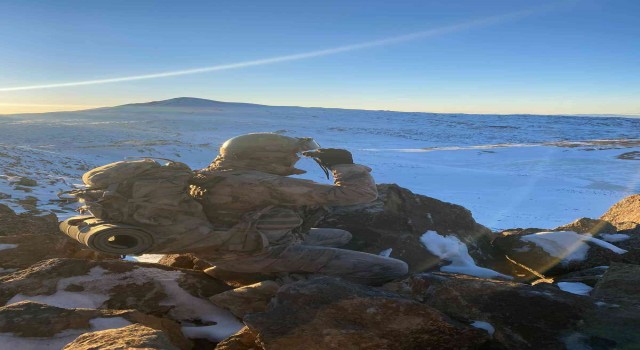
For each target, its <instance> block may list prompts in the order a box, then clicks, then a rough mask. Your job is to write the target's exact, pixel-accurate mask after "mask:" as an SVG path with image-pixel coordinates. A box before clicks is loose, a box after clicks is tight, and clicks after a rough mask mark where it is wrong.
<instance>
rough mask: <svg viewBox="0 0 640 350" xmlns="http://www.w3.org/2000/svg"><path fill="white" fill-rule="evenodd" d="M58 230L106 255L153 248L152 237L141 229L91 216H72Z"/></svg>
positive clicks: (128, 253) (137, 252) (144, 250)
mask: <svg viewBox="0 0 640 350" xmlns="http://www.w3.org/2000/svg"><path fill="white" fill-rule="evenodd" d="M60 230H61V231H62V232H63V233H64V234H66V235H67V236H69V237H71V238H73V239H75V240H76V241H78V242H80V243H82V244H84V245H86V246H87V247H89V248H91V249H93V250H95V251H98V252H100V253H106V254H117V255H134V254H142V253H144V252H146V251H148V250H149V249H151V247H153V236H151V234H150V233H149V232H147V231H145V230H143V229H141V228H138V227H135V226H130V225H123V224H113V223H108V222H105V221H103V220H100V219H97V218H95V217H93V216H74V217H71V218H69V219H67V220H65V221H63V222H61V223H60Z"/></svg>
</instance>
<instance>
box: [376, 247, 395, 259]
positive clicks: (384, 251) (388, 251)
mask: <svg viewBox="0 0 640 350" xmlns="http://www.w3.org/2000/svg"><path fill="white" fill-rule="evenodd" d="M391 252H393V248H388V249H385V250H383V251H381V252H380V253H378V255H380V256H384V257H387V258H388V257H389V256H390V255H391Z"/></svg>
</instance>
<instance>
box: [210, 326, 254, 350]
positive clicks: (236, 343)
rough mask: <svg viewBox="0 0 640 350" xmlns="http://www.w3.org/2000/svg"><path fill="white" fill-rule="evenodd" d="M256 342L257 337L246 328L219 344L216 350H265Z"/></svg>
mask: <svg viewBox="0 0 640 350" xmlns="http://www.w3.org/2000/svg"><path fill="white" fill-rule="evenodd" d="M256 341H257V335H256V334H255V333H253V332H252V331H251V330H250V329H249V328H248V327H244V328H242V329H241V330H240V331H239V332H238V333H236V334H234V335H232V336H230V337H229V338H227V339H225V340H223V341H221V342H220V343H218V345H217V346H216V348H215V350H264V348H262V347H261V346H260V345H258V344H257V343H256Z"/></svg>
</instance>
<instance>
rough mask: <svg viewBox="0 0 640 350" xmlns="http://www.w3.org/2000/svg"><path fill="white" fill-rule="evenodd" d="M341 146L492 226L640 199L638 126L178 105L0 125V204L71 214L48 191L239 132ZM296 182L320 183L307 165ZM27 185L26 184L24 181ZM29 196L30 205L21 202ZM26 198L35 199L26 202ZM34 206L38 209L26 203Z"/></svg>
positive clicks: (532, 222)
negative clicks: (102, 169)
mask: <svg viewBox="0 0 640 350" xmlns="http://www.w3.org/2000/svg"><path fill="white" fill-rule="evenodd" d="M264 131H268V132H278V133H282V134H285V135H291V136H310V137H314V138H315V139H316V140H317V141H318V142H319V143H320V144H321V145H322V146H324V147H340V148H347V149H349V150H351V151H352V152H353V153H354V158H355V159H356V161H357V162H359V163H363V164H367V165H369V166H370V167H372V168H373V174H374V176H375V178H376V180H377V181H378V182H380V183H398V184H399V185H401V186H404V187H407V188H409V189H411V190H413V191H414V192H418V193H422V194H425V195H428V196H431V197H435V198H438V199H441V200H445V201H449V202H454V203H457V204H461V205H463V206H465V207H467V208H469V209H470V210H471V211H472V212H473V214H474V217H475V218H476V219H477V220H478V221H479V222H480V223H482V224H484V225H487V226H489V227H492V228H511V227H529V226H536V227H555V226H558V225H560V224H564V223H567V222H569V221H572V220H574V219H575V218H578V217H582V216H587V217H599V216H600V215H601V214H602V213H603V212H604V211H605V210H606V209H607V208H608V207H609V206H610V205H612V204H613V203H615V202H616V201H618V200H619V199H621V198H622V197H624V196H626V195H628V194H630V193H638V192H640V161H639V160H640V119H634V118H623V117H586V116H579V117H577V116H537V115H510V116H499V115H453V114H430V113H404V112H389V111H363V110H341V109H324V108H302V107H272V106H261V105H251V104H243V103H224V102H216V101H209V100H201V99H190V98H179V99H172V100H166V101H158V102H152V103H141V104H134V105H125V106H119V107H113V108H102V109H95V110H87V111H78V112H60V113H46V114H32V115H26V114H25V115H6V116H0V202H2V203H6V204H9V205H10V206H11V207H12V208H13V209H14V210H17V211H24V210H26V209H33V208H34V206H36V207H37V208H39V209H43V210H55V211H57V212H59V214H60V216H67V215H69V213H71V210H72V208H71V207H61V206H60V205H61V203H60V202H58V201H56V198H57V192H59V191H61V190H67V189H70V188H72V186H73V185H74V184H79V183H80V182H81V181H80V176H81V175H82V173H83V172H84V171H86V170H87V169H89V168H91V167H94V166H97V165H102V164H105V163H108V162H112V161H117V160H122V159H124V158H125V157H127V156H152V157H162V158H170V159H174V160H178V161H182V162H185V163H187V164H189V165H190V166H191V167H193V168H200V167H203V166H205V165H207V164H208V163H209V162H210V161H211V160H212V159H213V158H214V157H215V155H216V153H217V149H218V147H219V145H220V144H221V142H222V141H224V140H226V139H228V138H230V137H233V136H236V135H239V134H243V133H248V132H264ZM302 163H303V164H302V165H301V166H302V167H303V168H305V169H307V170H308V171H309V173H308V174H306V175H305V176H304V177H306V178H310V179H313V180H316V181H326V180H323V174H322V172H321V171H320V170H319V169H318V168H317V167H316V166H315V163H313V162H312V161H310V160H303V162H302ZM29 180H35V181H36V183H33V182H31V181H29ZM29 197H32V198H29ZM34 198H35V199H34ZM36 199H37V201H36Z"/></svg>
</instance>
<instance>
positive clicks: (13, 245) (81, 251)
mask: <svg viewBox="0 0 640 350" xmlns="http://www.w3.org/2000/svg"><path fill="white" fill-rule="evenodd" d="M0 247H4V249H2V248H0V267H2V270H0V275H1V274H5V273H8V272H13V271H15V270H19V269H23V268H26V267H29V266H31V265H33V264H35V263H36V262H38V261H41V260H46V259H53V258H79V259H96V260H98V259H118V258H119V256H116V255H106V254H100V253H97V252H94V251H92V250H90V249H89V248H86V247H84V246H82V245H81V244H80V243H78V242H74V241H73V240H71V239H69V238H68V237H65V236H63V235H62V234H59V235H50V234H28V235H18V236H0ZM3 271H4V272H3Z"/></svg>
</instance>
